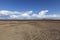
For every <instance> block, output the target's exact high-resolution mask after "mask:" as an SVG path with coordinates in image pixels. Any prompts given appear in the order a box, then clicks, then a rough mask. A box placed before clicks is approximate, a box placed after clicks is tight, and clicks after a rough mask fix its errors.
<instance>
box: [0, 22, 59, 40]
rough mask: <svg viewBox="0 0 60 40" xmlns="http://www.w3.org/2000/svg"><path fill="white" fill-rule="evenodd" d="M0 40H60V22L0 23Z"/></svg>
mask: <svg viewBox="0 0 60 40" xmlns="http://www.w3.org/2000/svg"><path fill="white" fill-rule="evenodd" d="M0 40H60V21H0Z"/></svg>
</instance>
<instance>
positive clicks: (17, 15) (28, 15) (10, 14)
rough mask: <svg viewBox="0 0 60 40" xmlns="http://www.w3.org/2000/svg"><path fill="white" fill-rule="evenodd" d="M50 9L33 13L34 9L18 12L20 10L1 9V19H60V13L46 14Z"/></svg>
mask: <svg viewBox="0 0 60 40" xmlns="http://www.w3.org/2000/svg"><path fill="white" fill-rule="evenodd" d="M47 12H48V10H42V11H40V12H39V13H33V11H26V12H18V11H8V10H0V19H5V18H6V19H43V18H46V19H60V15H58V14H51V15H46V13H47Z"/></svg>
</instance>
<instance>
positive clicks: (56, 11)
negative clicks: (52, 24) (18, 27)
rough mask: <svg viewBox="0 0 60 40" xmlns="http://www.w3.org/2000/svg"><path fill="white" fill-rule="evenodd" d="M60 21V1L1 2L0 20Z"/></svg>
mask: <svg viewBox="0 0 60 40" xmlns="http://www.w3.org/2000/svg"><path fill="white" fill-rule="evenodd" d="M44 18H46V19H60V0H0V19H44Z"/></svg>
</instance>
